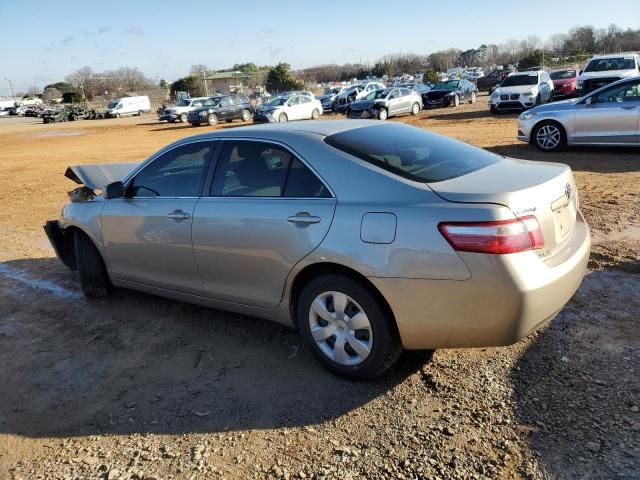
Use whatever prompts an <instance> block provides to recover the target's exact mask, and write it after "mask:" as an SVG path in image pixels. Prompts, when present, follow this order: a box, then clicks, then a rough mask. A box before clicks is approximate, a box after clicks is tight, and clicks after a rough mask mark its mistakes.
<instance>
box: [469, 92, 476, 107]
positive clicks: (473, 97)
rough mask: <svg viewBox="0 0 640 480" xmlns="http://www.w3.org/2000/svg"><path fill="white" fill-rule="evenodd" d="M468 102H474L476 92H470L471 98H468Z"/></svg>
mask: <svg viewBox="0 0 640 480" xmlns="http://www.w3.org/2000/svg"><path fill="white" fill-rule="evenodd" d="M469 103H471V104H472V105H473V104H474V103H476V92H471V98H470V99H469Z"/></svg>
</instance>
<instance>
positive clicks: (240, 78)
mask: <svg viewBox="0 0 640 480" xmlns="http://www.w3.org/2000/svg"><path fill="white" fill-rule="evenodd" d="M250 78H251V75H248V74H246V73H243V72H240V71H235V72H218V73H214V74H213V75H209V76H208V77H205V79H204V81H205V83H206V87H207V92H209V95H212V94H213V93H214V92H219V93H236V92H244V91H246V89H247V88H248V86H249V79H250Z"/></svg>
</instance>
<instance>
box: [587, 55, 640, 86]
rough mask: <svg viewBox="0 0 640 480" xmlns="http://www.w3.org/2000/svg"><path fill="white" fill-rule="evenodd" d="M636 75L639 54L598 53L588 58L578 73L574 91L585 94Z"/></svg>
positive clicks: (638, 69)
mask: <svg viewBox="0 0 640 480" xmlns="http://www.w3.org/2000/svg"><path fill="white" fill-rule="evenodd" d="M637 76H640V55H638V54H635V53H628V54H626V53H621V54H618V55H599V56H596V57H593V58H592V59H591V60H589V63H587V66H586V67H584V70H583V71H582V72H581V73H580V76H579V77H578V86H577V89H576V93H577V94H578V95H585V94H587V93H589V92H591V91H593V90H596V89H598V88H600V87H604V86H605V85H608V84H609V83H612V82H617V81H618V80H621V79H623V78H630V77H637Z"/></svg>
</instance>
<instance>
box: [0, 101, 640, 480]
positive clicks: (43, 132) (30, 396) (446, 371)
mask: <svg viewBox="0 0 640 480" xmlns="http://www.w3.org/2000/svg"><path fill="white" fill-rule="evenodd" d="M487 98H488V97H487V96H486V95H484V94H483V95H482V96H479V97H478V102H477V103H475V104H474V105H470V104H462V105H460V107H458V108H447V109H439V110H429V111H422V112H420V113H419V114H418V115H417V116H404V117H398V118H394V119H393V120H389V121H399V122H406V123H410V124H412V125H415V126H418V127H422V128H427V129H430V130H432V131H435V132H437V133H441V134H445V135H449V136H451V137H455V138H458V139H460V140H463V141H466V142H469V143H471V144H474V145H477V146H479V147H483V148H486V149H488V150H491V151H493V152H496V153H499V154H503V155H508V156H512V157H515V158H521V159H526V160H532V161H551V162H562V163H567V164H569V165H570V166H571V168H572V169H573V171H574V175H575V178H576V183H577V186H578V192H579V195H580V208H581V210H582V212H583V214H584V216H585V217H586V220H587V222H588V223H589V225H590V227H591V229H592V235H593V241H594V245H593V247H592V254H591V260H590V265H589V266H590V271H589V273H588V275H587V278H586V279H585V281H584V283H583V285H582V287H581V288H580V290H579V291H578V293H577V294H576V296H575V297H574V298H573V300H572V301H571V302H570V303H569V304H568V305H567V307H566V308H565V309H564V310H563V311H562V312H561V313H560V315H559V316H558V317H557V318H556V319H555V320H554V321H553V322H552V323H551V325H550V326H549V327H547V328H545V329H543V330H542V331H540V332H538V333H536V334H534V335H532V336H530V337H529V338H527V339H525V340H523V341H521V342H519V343H518V344H516V345H513V346H511V347H505V348H492V349H477V350H441V351H436V352H435V353H434V354H433V355H429V354H426V353H415V352H414V353H410V354H405V355H404V357H403V358H402V359H401V361H400V362H399V364H398V365H397V366H395V367H394V368H393V370H392V371H391V373H390V374H389V375H387V376H386V377H384V378H383V379H380V380H377V381H375V382H369V383H352V382H347V381H345V380H341V379H339V378H336V377H333V376H332V375H331V374H329V373H327V372H326V371H324V370H323V369H322V368H321V367H320V366H319V365H318V364H317V363H316V362H315V361H314V360H313V358H312V356H311V354H310V353H309V352H308V351H307V350H306V348H305V347H304V345H303V344H302V340H301V339H300V338H299V337H298V335H297V334H296V333H295V332H292V331H289V330H287V329H285V328H282V327H279V326H277V325H275V324H270V323H267V322H265V321H262V320H257V319H253V318H248V317H243V316H238V315H233V314H230V313H222V312H218V311H214V310H208V309H204V308H199V307H195V306H191V305H187V304H183V303H178V302H173V301H170V300H165V299H161V298H158V297H153V296H150V295H145V294H141V293H136V292H131V291H118V292H117V293H116V294H115V295H114V296H112V297H110V298H109V299H106V300H100V301H87V300H85V299H84V298H83V297H82V296H81V292H80V288H79V282H78V278H77V277H76V276H74V275H75V274H72V273H70V272H69V270H68V269H66V268H65V267H64V266H63V265H62V264H61V263H60V262H59V261H58V260H57V259H56V258H55V256H54V252H53V250H52V248H51V247H50V245H49V242H48V240H47V239H46V236H45V235H44V232H43V230H42V225H43V224H44V222H45V221H46V220H47V219H54V218H57V217H58V215H59V213H60V209H61V207H62V205H63V204H64V203H65V202H66V200H67V196H66V192H67V191H69V190H71V189H72V188H73V187H74V184H73V183H72V182H70V181H69V180H67V179H66V178H64V177H63V173H64V170H65V169H66V167H67V166H68V165H70V164H76V163H108V162H125V161H133V162H135V161H142V160H143V159H145V158H146V157H147V156H148V155H149V154H151V153H153V152H154V151H155V150H157V149H159V148H160V147H162V146H164V145H166V144H168V143H169V142H171V141H173V140H175V139H178V138H182V137H184V136H187V135H192V134H195V133H202V132H206V131H208V130H212V129H215V128H217V129H223V128H236V127H238V126H240V125H241V123H238V122H234V123H232V124H222V125H218V126H216V127H200V128H192V127H190V126H188V125H186V126H185V125H184V124H166V123H164V124H161V123H158V122H157V120H156V117H155V116H154V115H150V114H149V115H145V116H142V117H132V118H122V119H113V120H109V121H95V122H94V121H77V122H69V123H63V124H53V125H45V124H42V123H41V121H39V120H38V119H33V118H0V152H2V153H1V154H0V204H1V205H2V209H1V210H0V318H1V319H2V320H1V321H0V345H1V346H2V349H1V350H0V364H2V365H3V366H4V372H5V373H4V375H3V380H4V381H3V382H1V383H0V478H5V476H6V477H8V478H12V479H18V478H22V479H25V480H27V479H33V478H42V479H45V478H46V479H49V478H56V479H57V478H60V479H66V478H109V479H111V480H113V479H117V478H138V479H151V478H157V479H161V478H162V479H167V478H176V479H178V478H180V479H181V478H185V479H192V480H195V479H205V478H218V477H224V478H264V477H272V478H353V479H356V478H388V477H392V476H393V477H396V478H640V476H639V474H638V465H639V462H640V412H639V411H638V410H639V407H640V400H638V398H640V381H639V373H640V372H639V371H638V364H639V361H640V326H639V325H638V318H639V316H640V296H639V295H638V292H640V275H639V274H640V260H639V258H640V188H639V187H638V185H639V184H640V151H638V149H613V148H601V149H596V148H575V149H567V150H565V151H561V152H559V153H542V152H539V151H537V150H535V149H534V148H533V147H531V146H528V145H525V144H522V143H519V142H518V141H517V140H516V138H515V135H516V120H515V119H516V115H515V114H502V115H491V114H490V113H489V108H488V105H487ZM336 118H338V117H336ZM486 308H491V306H490V305H487V307H486ZM371 427H375V428H371Z"/></svg>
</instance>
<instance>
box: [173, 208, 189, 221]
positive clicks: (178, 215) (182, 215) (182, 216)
mask: <svg viewBox="0 0 640 480" xmlns="http://www.w3.org/2000/svg"><path fill="white" fill-rule="evenodd" d="M167 218H170V219H171V220H178V221H179V220H188V219H190V218H191V215H189V214H188V213H186V212H183V211H182V210H174V211H173V212H171V213H168V214H167Z"/></svg>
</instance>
